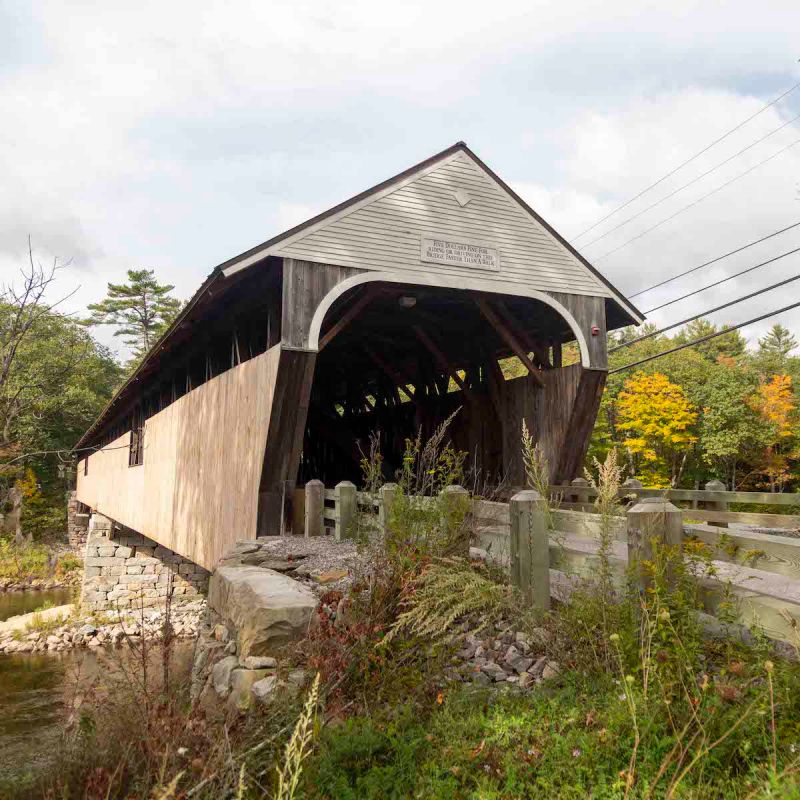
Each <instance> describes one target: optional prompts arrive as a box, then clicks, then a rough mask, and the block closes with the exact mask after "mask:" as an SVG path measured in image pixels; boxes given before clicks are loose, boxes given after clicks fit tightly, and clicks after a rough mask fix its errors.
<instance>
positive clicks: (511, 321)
mask: <svg viewBox="0 0 800 800" xmlns="http://www.w3.org/2000/svg"><path fill="white" fill-rule="evenodd" d="M494 307H495V308H496V309H497V311H498V312H499V313H500V314H501V315H502V316H503V317H504V318H505V321H506V323H507V324H508V327H509V330H517V331H519V332H520V334H519V335H520V338H521V339H522V340H523V342H524V344H525V349H526V350H528V351H532V352H533V355H534V358H535V359H536V361H537V362H538V363H539V365H540V366H542V367H544V368H545V369H552V368H553V365H552V364H551V363H550V359H549V358H548V355H547V350H546V348H544V347H542V346H541V345H540V344H539V343H538V342H535V341H533V340H532V339H531V337H530V336H528V335H527V334H526V333H524V332H523V331H524V329H523V327H522V325H521V324H520V323H519V322H518V321H517V318H516V317H515V316H514V314H512V313H511V311H510V310H509V308H508V306H507V305H506V304H505V303H504V302H503V301H502V300H495V302H494Z"/></svg>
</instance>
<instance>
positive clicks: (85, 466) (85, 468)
mask: <svg viewBox="0 0 800 800" xmlns="http://www.w3.org/2000/svg"><path fill="white" fill-rule="evenodd" d="M83 474H84V476H86V475H88V474H89V456H88V455H87V456H86V458H84V459H83Z"/></svg>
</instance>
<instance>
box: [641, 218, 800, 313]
mask: <svg viewBox="0 0 800 800" xmlns="http://www.w3.org/2000/svg"><path fill="white" fill-rule="evenodd" d="M797 227H800V222H795V223H794V225H789V227H788V228H781V229H780V230H779V231H775V233H770V234H769V235H768V236H762V237H761V238H760V239H756V240H755V241H754V242H749V243H748V244H745V245H742V246H741V247H737V248H736V249H735V250H731V251H730V252H729V253H724V254H723V255H721V256H717V257H716V258H712V259H711V261H705V262H703V263H702V264H699V265H698V266H696V267H692V268H691V269H687V270H686V271H685V272H681V273H679V274H678V275H673V277H671V278H666V279H665V280H663V281H661V282H660V283H654V284H653V285H652V286H648V287H647V288H646V289H640V290H639V291H638V292H634V293H633V294H629V295H628V298H631V297H638V296H639V295H641V294H645V292H651V291H653V289H658V288H659V287H661V286H665V285H666V284H668V283H672V281H676V280H678V278H683V277H684V276H686V275H691V274H692V273H693V272H697V270H699V269H703V267H708V266H710V265H711V264H716V263H717V262H718V261H722V260H723V259H724V258H728V256H733V255H736V253H741V252H742V251H744V250H747V249H748V248H750V247H753V246H754V245H757V244H761V242H766V241H767V239H772V238H773V237H774V236H780V234H782V233H786V231H790V230H792V228H797Z"/></svg>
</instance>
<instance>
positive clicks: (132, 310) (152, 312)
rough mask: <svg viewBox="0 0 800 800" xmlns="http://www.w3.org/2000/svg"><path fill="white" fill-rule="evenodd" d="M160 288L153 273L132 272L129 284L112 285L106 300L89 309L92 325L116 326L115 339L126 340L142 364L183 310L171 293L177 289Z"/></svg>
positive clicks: (161, 286)
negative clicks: (119, 337) (143, 359)
mask: <svg viewBox="0 0 800 800" xmlns="http://www.w3.org/2000/svg"><path fill="white" fill-rule="evenodd" d="M174 288H175V287H174V286H171V285H169V284H160V283H158V281H157V280H156V277H155V273H154V271H153V270H151V269H139V270H136V269H129V270H128V281H127V283H109V284H108V294H107V296H106V299H105V300H103V301H102V302H100V303H94V304H92V305H90V306H89V311H91V312H92V315H91V317H90V318H89V319H88V320H87V321H86V322H87V324H89V325H113V326H114V327H115V328H116V330H115V331H114V336H124V337H126V338H125V339H124V342H125V344H126V345H127V346H128V347H130V348H131V350H132V352H133V361H134V362H136V363H138V361H140V360H141V359H142V358H143V357H144V355H145V354H146V353H147V351H148V350H149V349H150V348H151V347H152V346H153V345H154V344H155V343H156V341H157V340H158V338H159V337H160V336H161V335H162V334H163V333H164V331H165V330H166V329H167V328H168V327H169V325H170V323H171V322H172V321H173V320H174V319H175V317H176V316H177V314H178V312H179V311H180V309H181V302H180V300H178V299H177V298H175V297H170V296H169V293H170V292H171V291H172V290H173V289H174Z"/></svg>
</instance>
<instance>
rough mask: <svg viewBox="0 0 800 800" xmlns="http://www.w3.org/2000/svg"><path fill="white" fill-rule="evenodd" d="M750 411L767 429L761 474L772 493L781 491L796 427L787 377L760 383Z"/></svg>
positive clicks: (789, 381)
mask: <svg viewBox="0 0 800 800" xmlns="http://www.w3.org/2000/svg"><path fill="white" fill-rule="evenodd" d="M752 406H753V408H754V409H755V410H756V411H757V412H758V413H759V415H760V416H761V418H762V419H763V420H764V421H765V422H766V423H767V425H768V426H769V435H768V439H767V445H766V447H765V448H764V454H763V462H762V467H761V469H762V472H763V473H764V475H765V476H766V478H767V485H768V486H769V490H770V491H771V492H777V491H781V490H782V489H783V488H784V486H785V484H786V483H787V481H788V480H789V478H790V477H791V476H790V473H789V468H788V467H789V463H788V461H789V453H790V452H791V444H790V443H791V440H792V438H793V437H794V431H795V426H796V419H795V412H796V408H797V401H796V399H795V396H794V392H793V391H792V379H791V377H790V376H789V375H773V376H772V379H771V380H769V381H765V382H762V383H761V385H760V386H759V387H758V393H757V394H756V396H755V397H754V398H753V400H752Z"/></svg>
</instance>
